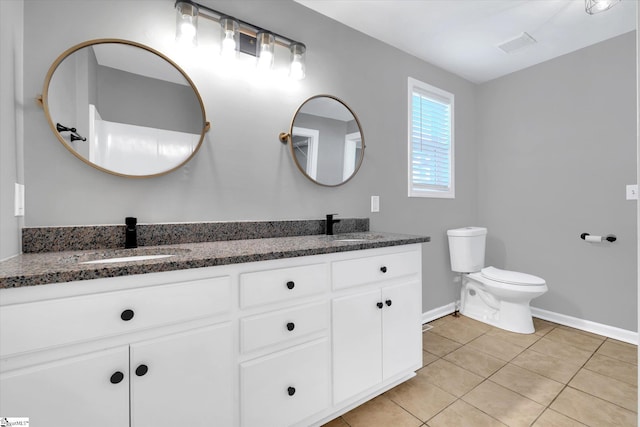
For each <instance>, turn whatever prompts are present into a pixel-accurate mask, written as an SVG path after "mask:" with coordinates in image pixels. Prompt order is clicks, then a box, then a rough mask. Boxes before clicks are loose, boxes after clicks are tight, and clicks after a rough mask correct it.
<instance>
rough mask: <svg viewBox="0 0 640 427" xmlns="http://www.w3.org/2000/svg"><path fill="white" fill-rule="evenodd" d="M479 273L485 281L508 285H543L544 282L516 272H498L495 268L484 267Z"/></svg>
mask: <svg viewBox="0 0 640 427" xmlns="http://www.w3.org/2000/svg"><path fill="white" fill-rule="evenodd" d="M481 273H482V275H483V276H484V277H486V278H487V279H491V280H495V281H496V282H502V283H509V284H512V285H522V286H527V285H544V284H546V282H545V281H544V279H541V278H539V277H537V276H533V275H531V274H526V273H519V272H517V271H509V270H500V269H499V268H495V267H485V268H483V269H482V270H481Z"/></svg>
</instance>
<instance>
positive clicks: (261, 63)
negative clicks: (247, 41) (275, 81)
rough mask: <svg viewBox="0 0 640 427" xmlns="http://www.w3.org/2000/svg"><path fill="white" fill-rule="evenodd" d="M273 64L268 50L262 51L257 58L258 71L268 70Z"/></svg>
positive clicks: (271, 55)
mask: <svg viewBox="0 0 640 427" xmlns="http://www.w3.org/2000/svg"><path fill="white" fill-rule="evenodd" d="M272 63H273V54H272V53H271V52H269V51H268V50H266V51H263V52H262V53H261V54H260V57H259V58H258V69H260V70H269V69H270V68H271V64H272Z"/></svg>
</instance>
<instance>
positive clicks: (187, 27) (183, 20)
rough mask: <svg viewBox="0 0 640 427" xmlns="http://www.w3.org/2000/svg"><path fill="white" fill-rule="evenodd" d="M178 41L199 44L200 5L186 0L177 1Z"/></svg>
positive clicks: (192, 44)
mask: <svg viewBox="0 0 640 427" xmlns="http://www.w3.org/2000/svg"><path fill="white" fill-rule="evenodd" d="M176 11H177V15H176V41H177V42H178V43H180V44H182V45H184V46H196V45H197V44H198V36H197V33H198V7H197V6H195V5H193V4H190V3H185V2H178V3H176Z"/></svg>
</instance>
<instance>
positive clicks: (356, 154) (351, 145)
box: [342, 132, 362, 181]
mask: <svg viewBox="0 0 640 427" xmlns="http://www.w3.org/2000/svg"><path fill="white" fill-rule="evenodd" d="M361 150H362V136H361V135H360V132H353V133H348V134H347V135H346V136H345V138H344V167H343V169H342V179H343V180H345V181H346V180H347V179H349V178H351V175H353V173H354V172H355V170H356V165H357V163H358V159H360V152H361Z"/></svg>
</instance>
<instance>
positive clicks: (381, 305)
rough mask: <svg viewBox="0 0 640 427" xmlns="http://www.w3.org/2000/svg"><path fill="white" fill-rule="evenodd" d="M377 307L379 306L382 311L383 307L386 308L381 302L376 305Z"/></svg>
mask: <svg viewBox="0 0 640 427" xmlns="http://www.w3.org/2000/svg"><path fill="white" fill-rule="evenodd" d="M376 305H377V306H378V308H380V309H382V307H383V306H384V304H382V303H381V302H379V303H376Z"/></svg>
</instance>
